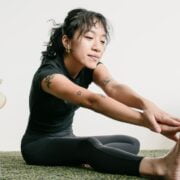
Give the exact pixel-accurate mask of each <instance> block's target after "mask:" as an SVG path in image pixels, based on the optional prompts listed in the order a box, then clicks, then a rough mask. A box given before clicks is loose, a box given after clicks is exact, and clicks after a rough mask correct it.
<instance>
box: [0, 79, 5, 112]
mask: <svg viewBox="0 0 180 180" xmlns="http://www.w3.org/2000/svg"><path fill="white" fill-rule="evenodd" d="M1 83H2V79H0V84H1ZM5 104H6V96H5V95H4V94H3V93H2V92H0V109H1V108H2V107H3V106H4V105H5Z"/></svg>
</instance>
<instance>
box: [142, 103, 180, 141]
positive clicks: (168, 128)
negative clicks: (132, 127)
mask: <svg viewBox="0 0 180 180" xmlns="http://www.w3.org/2000/svg"><path fill="white" fill-rule="evenodd" d="M142 116H143V118H144V124H143V125H144V126H145V127H147V128H149V129H150V130H152V131H154V132H157V133H161V134H163V135H164V136H166V137H168V138H169V139H172V140H175V141H176V140H177V139H178V137H177V135H176V134H177V132H180V119H179V118H175V117H172V116H171V115H169V114H168V113H166V112H164V111H163V110H161V109H160V108H159V107H157V106H156V105H155V104H153V103H151V102H146V104H145V106H144V108H143V113H142Z"/></svg>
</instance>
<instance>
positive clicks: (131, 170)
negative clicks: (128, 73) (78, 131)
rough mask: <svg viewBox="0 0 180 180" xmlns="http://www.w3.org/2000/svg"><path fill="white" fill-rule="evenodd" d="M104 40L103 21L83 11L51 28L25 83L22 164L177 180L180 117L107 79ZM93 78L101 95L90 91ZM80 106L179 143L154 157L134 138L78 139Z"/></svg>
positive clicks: (73, 12)
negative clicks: (26, 113)
mask: <svg viewBox="0 0 180 180" xmlns="http://www.w3.org/2000/svg"><path fill="white" fill-rule="evenodd" d="M108 40H109V27H108V24H107V20H106V18H105V17H104V16H103V15H102V14H100V13H97V12H94V11H88V10H86V9H74V10H71V11H70V12H69V13H68V15H67V17H66V18H65V20H64V23H63V24H62V25H57V27H55V28H53V29H52V33H51V37H50V40H49V43H48V44H47V49H46V51H44V52H42V63H41V65H40V67H39V68H38V70H37V71H36V73H35V75H34V78H33V82H32V86H31V92H30V103H29V104H30V115H29V122H28V126H27V129H26V132H25V134H24V136H23V138H22V143H21V151H22V155H23V158H24V160H25V161H26V162H27V164H35V165H74V166H75V165H84V164H88V165H90V166H91V167H92V168H93V169H94V170H96V171H100V172H105V173H118V174H127V175H136V176H144V175H145V176H154V177H161V176H163V177H164V178H165V179H171V180H177V179H178V177H179V176H180V140H179V138H178V137H177V132H179V131H180V120H179V119H178V118H174V117H172V116H170V115H169V114H167V113H166V112H164V111H163V110H161V109H160V108H158V107H157V106H156V105H155V104H154V103H152V102H151V101H149V100H147V99H145V98H144V97H142V96H140V95H138V94H137V93H135V92H134V91H133V90H132V89H131V88H129V87H128V86H126V85H123V84H120V83H118V82H116V81H115V80H114V79H113V78H112V76H111V74H110V73H109V71H108V69H107V67H106V66H105V65H104V64H103V63H102V62H101V57H102V55H103V53H104V50H105V47H106V45H107V42H108ZM92 82H94V83H96V84H97V85H98V86H99V87H100V88H102V89H103V90H104V92H105V93H106V95H101V94H98V93H95V92H92V91H90V90H88V86H89V85H90V84H91V83H92ZM79 107H84V108H87V109H90V110H93V111H95V112H97V113H101V114H103V115H105V116H107V117H110V118H112V119H114V120H117V121H122V122H126V123H131V124H135V125H139V126H143V127H145V128H148V129H150V130H152V131H154V132H157V133H161V134H163V135H164V136H166V137H168V138H170V139H172V140H174V141H177V143H176V146H175V147H174V148H173V149H172V151H171V153H169V154H168V155H166V156H164V157H160V158H156V159H155V158H147V157H142V156H138V155H137V154H138V152H139V148H140V144H139V141H138V140H137V139H135V138H133V137H129V136H124V135H109V136H93V137H78V136H76V135H74V133H73V129H72V123H73V117H74V114H75V111H76V110H77V109H78V108H79ZM136 109H139V110H140V111H139V110H138V111H137V110H136Z"/></svg>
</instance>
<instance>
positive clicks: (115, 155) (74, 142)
mask: <svg viewBox="0 0 180 180" xmlns="http://www.w3.org/2000/svg"><path fill="white" fill-rule="evenodd" d="M99 139H101V140H102V139H103V142H105V139H104V138H102V137H101V138H99ZM22 155H23V157H24V159H25V161H26V162H27V163H28V164H37V165H81V164H90V165H91V167H93V168H94V169H95V170H97V171H101V172H107V173H118V174H129V175H139V164H140V161H141V159H142V157H138V156H136V155H134V154H132V153H129V152H126V151H124V150H120V149H118V148H117V147H109V146H106V145H103V144H102V143H101V142H100V141H99V140H98V139H97V138H96V137H67V138H65V137H64V138H62V137H44V138H41V139H39V140H35V141H33V142H31V143H28V144H26V145H22Z"/></svg>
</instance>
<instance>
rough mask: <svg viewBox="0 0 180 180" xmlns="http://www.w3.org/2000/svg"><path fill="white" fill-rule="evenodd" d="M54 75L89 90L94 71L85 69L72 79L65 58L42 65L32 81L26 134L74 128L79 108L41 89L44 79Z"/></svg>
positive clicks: (57, 58)
mask: <svg viewBox="0 0 180 180" xmlns="http://www.w3.org/2000/svg"><path fill="white" fill-rule="evenodd" d="M54 73H56V74H63V75H64V76H66V77H67V78H68V79H70V80H71V81H72V82H74V83H76V84H78V85H79V86H81V87H84V88H88V86H89V84H90V83H91V82H92V74H93V70H91V69H88V68H83V69H82V70H81V71H80V73H79V74H78V76H77V77H76V78H75V79H72V78H71V77H70V75H69V73H68V71H67V69H66V67H65V65H64V60H63V58H60V57H59V56H57V57H56V58H54V59H53V60H51V61H45V62H44V63H42V64H41V66H40V67H39V69H38V70H37V72H36V73H35V75H34V78H33V81H32V86H31V91H30V97H29V107H30V116H29V122H28V127H27V130H26V132H31V131H33V132H37V133H57V132H62V131H65V130H67V129H68V128H70V127H71V126H72V122H73V116H74V112H75V110H76V109H77V108H78V106H77V105H75V104H72V103H70V102H68V101H65V100H62V99H59V98H57V97H55V96H52V95H50V94H49V93H46V92H45V91H43V90H42V88H41V81H42V80H43V78H45V77H46V76H47V75H50V74H54Z"/></svg>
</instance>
